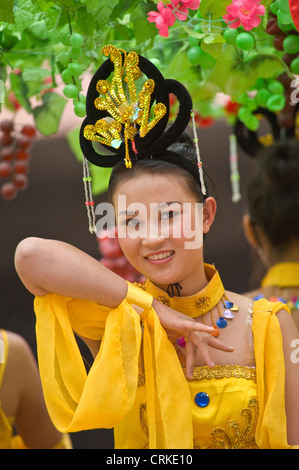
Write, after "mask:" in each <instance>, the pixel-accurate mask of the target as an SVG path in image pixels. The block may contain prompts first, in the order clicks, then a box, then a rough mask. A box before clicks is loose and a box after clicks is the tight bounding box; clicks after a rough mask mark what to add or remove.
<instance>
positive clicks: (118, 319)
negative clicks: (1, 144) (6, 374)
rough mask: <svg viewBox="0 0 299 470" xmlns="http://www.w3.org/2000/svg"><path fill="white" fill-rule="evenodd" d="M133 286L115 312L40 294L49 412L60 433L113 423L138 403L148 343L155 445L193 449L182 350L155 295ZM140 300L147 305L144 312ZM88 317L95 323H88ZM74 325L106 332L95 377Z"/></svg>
mask: <svg viewBox="0 0 299 470" xmlns="http://www.w3.org/2000/svg"><path fill="white" fill-rule="evenodd" d="M128 286H129V288H128V294H127V297H126V299H125V300H124V301H123V302H122V303H121V304H120V305H119V306H118V307H117V308H115V309H105V308H104V309H103V308H102V307H99V306H98V305H97V304H94V303H93V302H85V301H82V300H79V301H78V302H77V301H76V300H74V299H69V298H65V297H61V296H57V295H55V294H49V295H46V296H43V297H36V299H35V312H36V334H37V352H38V361H39V368H40V375H41V380H42V385H43V390H44V395H45V401H46V404H47V408H48V411H49V414H50V417H51V419H52V421H53V423H54V425H55V426H56V427H57V429H59V430H60V431H61V432H76V431H81V430H84V429H94V428H112V427H114V426H115V425H116V424H117V423H118V422H120V421H121V420H122V419H123V418H124V417H125V416H126V415H128V413H129V412H130V411H131V410H132V407H133V405H134V402H135V397H136V390H137V385H138V372H139V370H138V366H139V359H140V352H141V348H142V354H143V363H144V368H145V377H146V379H145V387H146V402H147V415H148V427H149V439H150V448H161V449H162V448H168V449H169V448H172V449H175V448H176V449H183V448H192V447H193V437H192V433H193V431H192V413H191V400H190V392H189V388H188V385H187V383H186V380H185V377H184V374H183V371H182V368H181V366H180V363H179V360H178V358H177V355H176V352H175V349H174V348H173V346H172V344H171V343H170V341H169V340H168V338H167V335H166V333H165V331H164V329H163V328H162V327H161V324H160V322H159V318H158V316H157V314H156V312H155V311H154V309H153V308H152V306H151V304H152V296H151V295H150V294H148V293H146V292H144V291H143V290H142V289H140V288H138V287H136V286H133V285H131V284H130V283H128ZM75 304H76V305H75ZM133 305H137V306H139V307H142V308H143V309H144V311H143V313H142V314H141V315H140V316H139V314H138V313H137V312H136V310H135V309H134V307H133ZM78 306H80V308H79V307H78ZM69 308H70V312H71V313H70V315H69V314H68V309H69ZM80 309H81V310H80ZM80 311H81V313H80ZM74 312H75V313H74ZM80 315H81V317H80ZM85 319H86V322H87V324H88V325H89V326H88V328H86V326H85V325H83V326H82V325H81V323H85ZM72 327H76V330H77V332H78V333H79V334H82V335H83V336H87V337H92V338H94V339H99V337H98V336H97V335H98V334H101V335H102V341H101V347H100V350H99V353H98V355H97V357H96V358H95V360H94V363H93V365H92V367H91V369H90V371H89V373H88V375H87V373H86V370H85V366H84V363H83V360H82V357H81V354H80V351H79V348H78V346H77V342H76V339H75V337H74V333H73V328H72ZM142 337H143V341H142V343H141V339H142ZM174 403H178V404H179V406H176V407H174V406H173V404H174Z"/></svg>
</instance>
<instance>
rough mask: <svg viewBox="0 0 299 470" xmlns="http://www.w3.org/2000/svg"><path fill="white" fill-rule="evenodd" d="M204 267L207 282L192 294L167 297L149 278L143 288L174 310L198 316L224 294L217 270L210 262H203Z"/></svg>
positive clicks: (193, 316)
mask: <svg viewBox="0 0 299 470" xmlns="http://www.w3.org/2000/svg"><path fill="white" fill-rule="evenodd" d="M204 267H205V274H206V277H207V279H208V281H209V282H208V284H207V285H206V286H205V287H204V288H203V289H202V290H201V291H200V292H197V293H196V294H194V295H190V296H185V297H177V296H174V297H169V295H167V293H166V292H164V291H163V290H162V289H160V288H159V287H157V286H156V285H155V284H153V283H152V282H151V281H150V280H149V279H147V280H146V281H145V285H144V287H145V290H146V291H147V292H149V293H150V294H152V295H153V297H154V298H155V299H157V300H159V301H160V302H162V303H164V304H165V305H168V306H169V307H171V308H173V309H174V310H177V311H178V312H181V313H184V315H188V316H189V317H192V318H196V317H199V316H201V315H204V314H205V313H207V312H209V311H210V310H211V309H212V308H214V307H215V306H216V305H217V304H218V302H219V301H220V300H221V298H222V296H223V295H224V287H223V284H222V281H221V279H220V276H219V273H218V271H217V270H216V269H215V268H214V266H212V265H210V264H205V265H204Z"/></svg>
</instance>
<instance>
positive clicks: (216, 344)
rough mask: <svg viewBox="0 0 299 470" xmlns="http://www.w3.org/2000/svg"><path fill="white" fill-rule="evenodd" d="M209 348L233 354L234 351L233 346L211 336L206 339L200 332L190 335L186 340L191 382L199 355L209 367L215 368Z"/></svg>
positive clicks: (188, 377) (187, 370) (188, 371)
mask: <svg viewBox="0 0 299 470" xmlns="http://www.w3.org/2000/svg"><path fill="white" fill-rule="evenodd" d="M209 347H212V348H215V349H219V350H221V351H225V352H232V351H233V350H234V348H233V346H229V345H227V344H225V343H223V342H222V341H219V340H218V339H216V338H213V337H212V336H209V335H207V336H206V335H204V337H203V336H202V335H201V334H200V333H198V332H192V333H191V334H190V335H188V338H187V340H186V347H185V352H186V377H187V379H189V380H192V378H193V368H194V367H195V365H196V364H195V362H196V356H197V353H198V352H200V354H201V355H202V356H203V358H204V361H205V363H206V364H207V366H208V367H210V368H213V367H215V363H214V361H213V359H212V358H211V355H210V351H209Z"/></svg>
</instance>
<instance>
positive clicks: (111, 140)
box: [83, 46, 167, 168]
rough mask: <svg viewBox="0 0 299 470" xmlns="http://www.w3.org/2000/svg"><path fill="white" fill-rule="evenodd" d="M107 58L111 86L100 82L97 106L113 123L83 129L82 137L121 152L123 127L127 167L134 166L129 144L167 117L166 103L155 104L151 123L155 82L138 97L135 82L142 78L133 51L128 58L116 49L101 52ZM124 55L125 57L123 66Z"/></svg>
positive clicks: (146, 85)
mask: <svg viewBox="0 0 299 470" xmlns="http://www.w3.org/2000/svg"><path fill="white" fill-rule="evenodd" d="M102 53H103V54H104V55H105V56H110V59H111V62H112V63H113V64H114V75H113V78H112V81H111V83H109V82H108V81H107V80H98V82H97V84H96V90H97V91H98V93H99V97H98V98H96V99H95V101H94V106H95V107H96V108H97V109H98V110H100V111H107V112H108V113H109V114H110V116H111V118H113V120H112V121H110V122H109V121H108V119H107V118H102V119H99V120H97V121H96V123H95V124H94V125H93V124H87V125H86V126H85V127H84V130H83V135H84V137H85V138H86V139H87V140H91V141H95V142H99V143H101V144H104V145H108V146H111V147H113V148H119V147H120V145H121V144H122V142H123V140H122V137H121V131H122V128H123V127H124V142H125V162H126V166H127V167H128V168H130V167H131V166H132V163H131V160H130V154H129V146H128V141H129V140H131V141H133V140H134V136H135V134H136V133H137V132H138V129H137V127H136V126H137V125H139V126H140V127H139V135H140V137H145V136H146V135H147V133H148V132H149V131H150V130H151V129H152V128H153V127H154V126H155V125H156V124H157V123H158V122H159V121H160V119H161V118H162V117H163V116H164V115H165V114H166V112H167V108H166V106H165V104H163V103H156V104H155V106H154V109H153V112H154V117H153V118H152V119H151V120H150V108H151V98H152V93H153V91H154V88H155V82H154V80H152V79H148V80H146V82H145V83H144V84H143V87H142V89H141V91H140V92H139V94H138V95H137V92H136V83H135V82H136V81H137V80H138V79H139V78H140V77H141V75H142V74H141V71H140V68H139V67H138V63H139V56H138V54H137V53H136V52H134V51H132V52H129V53H128V54H127V53H126V52H125V51H123V50H122V49H117V48H116V47H114V46H105V47H104V48H103V49H102ZM122 54H124V63H122V62H123V57H122ZM123 81H124V82H125V83H126V84H127V89H128V96H127V95H126V93H125V91H124V86H123Z"/></svg>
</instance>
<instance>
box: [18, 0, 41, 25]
mask: <svg viewBox="0 0 299 470" xmlns="http://www.w3.org/2000/svg"><path fill="white" fill-rule="evenodd" d="M14 14H15V20H16V26H17V28H18V30H19V31H22V30H23V29H26V28H28V27H29V26H31V25H32V24H33V23H35V22H36V20H37V19H38V18H37V16H36V14H37V10H36V7H35V6H34V5H33V4H32V2H31V0H19V1H18V2H17V3H16V4H15V6H14Z"/></svg>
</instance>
